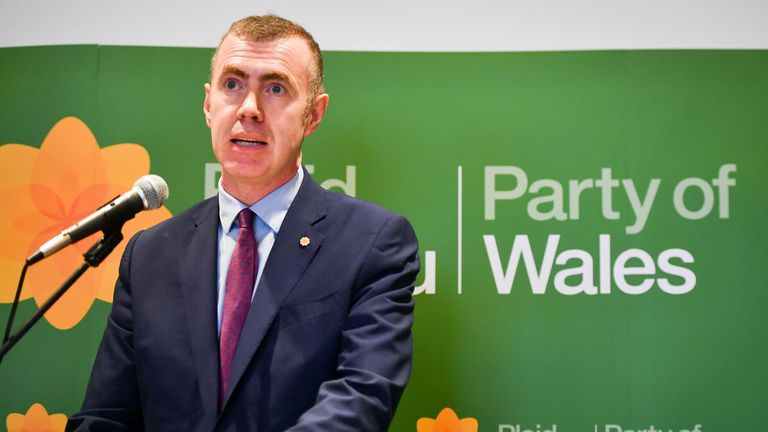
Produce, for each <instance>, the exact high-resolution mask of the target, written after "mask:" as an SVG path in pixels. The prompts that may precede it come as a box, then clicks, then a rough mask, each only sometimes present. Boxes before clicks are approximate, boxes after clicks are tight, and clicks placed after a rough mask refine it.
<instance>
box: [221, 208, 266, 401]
mask: <svg viewBox="0 0 768 432" xmlns="http://www.w3.org/2000/svg"><path fill="white" fill-rule="evenodd" d="M253 216H254V213H253V211H251V209H248V208H245V209H243V210H241V211H240V213H239V214H238V215H237V221H238V222H239V223H240V230H239V231H238V233H237V244H236V245H235V250H234V252H233V253H232V259H231V261H230V262H229V270H228V271H227V284H226V293H225V294H224V312H223V313H222V319H221V336H220V337H219V358H220V360H221V368H220V369H219V406H221V404H222V403H223V402H224V396H225V395H226V394H227V380H228V379H229V375H230V373H231V371H232V362H233V360H234V359H235V351H236V350H237V341H238V340H240V331H241V330H242V329H243V324H244V323H245V318H246V317H247V316H248V308H249V307H250V306H251V297H252V296H253V285H254V284H255V283H256V272H257V269H258V268H259V255H258V253H257V250H256V237H255V236H254V235H253Z"/></svg>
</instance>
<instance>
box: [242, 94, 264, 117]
mask: <svg viewBox="0 0 768 432" xmlns="http://www.w3.org/2000/svg"><path fill="white" fill-rule="evenodd" d="M237 118H238V120H241V121H249V120H250V121H255V122H261V121H263V120H264V114H263V113H262V112H261V109H260V108H259V102H258V98H257V97H256V94H255V93H253V92H249V93H248V95H247V96H246V97H245V99H243V103H241V104H240V108H239V109H238V110H237Z"/></svg>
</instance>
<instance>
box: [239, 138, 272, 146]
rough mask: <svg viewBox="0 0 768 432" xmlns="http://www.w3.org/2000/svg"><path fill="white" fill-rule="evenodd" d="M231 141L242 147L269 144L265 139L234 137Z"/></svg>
mask: <svg viewBox="0 0 768 432" xmlns="http://www.w3.org/2000/svg"><path fill="white" fill-rule="evenodd" d="M230 142H231V143H232V144H234V145H237V146H241V147H259V146H265V145H267V143H266V142H264V141H256V140H248V139H232V140H230Z"/></svg>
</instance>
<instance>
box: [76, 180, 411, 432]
mask: <svg viewBox="0 0 768 432" xmlns="http://www.w3.org/2000/svg"><path fill="white" fill-rule="evenodd" d="M217 226H218V202H217V200H216V199H215V198H212V199H208V200H206V201H203V202H202V203H200V204H198V205H196V206H195V207H192V208H191V209H189V210H187V211H186V212H184V213H182V214H180V215H177V216H175V217H173V218H171V219H169V220H167V221H165V222H163V223H161V224H158V225H157V226H155V227H153V228H151V229H148V230H146V231H143V232H141V233H139V234H137V235H136V236H134V237H133V238H132V239H131V240H130V242H129V243H128V245H127V247H126V250H125V254H124V255H123V258H122V261H121V263H120V274H119V279H118V282H117V285H116V287H115V294H114V302H113V307H112V312H111V314H110V316H109V320H108V323H107V327H106V330H105V333H104V337H103V340H102V342H101V345H100V347H99V351H98V354H97V356H96V361H95V364H94V366H93V370H92V373H91V379H90V382H89V384H88V390H87V394H86V397H85V401H84V403H83V407H82V410H81V412H79V413H77V414H75V415H73V416H71V418H70V421H69V424H68V426H67V428H68V430H110V431H111V430H156V431H175V430H178V431H212V430H221V431H224V430H227V431H228V430H242V431H259V432H266V431H285V430H291V431H338V432H341V431H356V432H361V431H384V430H386V429H387V427H388V425H389V422H390V421H391V418H392V415H393V414H394V410H395V407H396V406H397V403H398V401H399V399H400V396H401V394H402V392H403V389H404V387H405V385H406V382H407V381H408V377H409V375H410V369H411V354H412V350H413V344H412V339H411V325H412V323H413V299H412V297H411V295H412V291H413V285H414V280H415V278H416V274H417V273H418V270H419V260H418V254H417V242H416V237H415V234H414V232H413V229H412V228H411V225H410V224H409V223H408V221H407V220H406V219H405V218H403V217H402V216H399V215H396V214H394V213H391V212H389V211H388V210H385V209H383V208H381V207H379V206H376V205H373V204H369V203H366V202H363V201H360V200H356V199H353V198H349V197H346V196H344V195H340V194H337V193H333V192H328V191H326V190H324V189H323V188H321V187H320V186H319V185H318V184H317V183H315V182H314V180H312V179H311V178H310V176H309V175H305V178H304V182H303V183H302V185H301V187H300V189H299V192H298V194H297V196H296V198H295V200H294V202H293V204H292V205H291V207H290V209H289V211H288V213H287V215H286V218H285V220H284V222H283V225H282V227H281V228H280V232H279V233H278V235H277V238H276V241H275V244H274V246H273V248H272V251H271V253H270V255H269V259H268V261H267V263H266V266H265V269H264V273H263V275H262V278H261V280H260V282H259V286H258V288H257V290H256V293H255V296H254V299H253V302H252V304H251V307H250V310H249V312H248V317H247V319H246V322H245V326H244V328H243V332H242V334H241V339H240V343H239V345H238V349H237V353H236V355H235V359H234V363H233V367H232V375H231V377H230V379H229V386H228V388H229V394H226V395H224V397H223V399H224V404H223V408H222V409H221V411H220V412H219V410H218V409H217V399H218V397H219V396H218V388H219V386H218V369H219V358H218V340H217V335H216V333H217V331H216V259H217V252H216V245H217ZM302 237H308V238H309V239H310V243H309V244H308V245H306V246H302V245H301V244H300V242H299V240H300V239H301V238H302Z"/></svg>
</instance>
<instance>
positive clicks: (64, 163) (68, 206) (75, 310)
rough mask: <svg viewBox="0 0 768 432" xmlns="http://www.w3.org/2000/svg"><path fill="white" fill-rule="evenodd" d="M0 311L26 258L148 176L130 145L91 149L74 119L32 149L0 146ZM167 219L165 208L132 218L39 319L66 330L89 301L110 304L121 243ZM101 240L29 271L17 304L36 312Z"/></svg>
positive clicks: (141, 154) (90, 139)
mask: <svg viewBox="0 0 768 432" xmlns="http://www.w3.org/2000/svg"><path fill="white" fill-rule="evenodd" d="M0 167H2V169H1V170H0V202H2V203H3V206H2V207H0V303H11V302H12V301H13V296H14V294H15V290H16V285H17V281H18V277H19V273H20V271H21V268H22V266H23V264H24V261H25V260H26V258H27V257H28V256H29V255H31V254H32V253H33V252H34V251H36V250H37V248H39V247H40V246H41V245H42V244H43V243H44V242H46V241H47V240H48V239H50V238H51V237H53V236H55V235H56V234H58V233H59V232H61V231H62V230H64V229H66V228H68V227H70V226H71V225H73V224H75V223H77V222H78V221H79V220H80V219H82V218H83V217H85V216H88V215H89V214H90V213H92V212H93V211H94V210H96V209H97V208H98V207H99V206H101V205H102V204H104V203H106V202H108V201H109V200H111V199H112V198H114V197H116V196H118V195H120V194H122V193H124V192H125V191H127V190H129V189H130V188H131V187H133V184H134V183H135V182H136V180H137V179H138V178H139V177H141V176H143V175H146V174H148V173H149V154H148V153H147V151H146V150H145V149H144V148H143V147H142V146H140V145H138V144H116V145H111V146H108V147H105V148H99V145H98V143H97V142H96V137H95V136H94V135H93V133H92V132H91V130H90V129H89V128H88V126H86V125H85V123H83V122H82V121H81V120H79V119H77V118H75V117H66V118H63V119H61V120H60V121H59V122H58V123H56V124H55V125H54V126H53V128H51V130H50V131H49V132H48V135H47V136H46V137H45V139H44V140H43V144H42V145H41V146H40V149H37V148H34V147H31V146H28V145H23V144H4V145H2V146H0ZM170 216H171V213H170V212H169V211H168V209H166V208H165V207H161V208H159V209H157V210H153V211H147V212H140V213H139V214H137V215H136V218H135V219H132V220H130V221H128V222H127V223H126V224H125V226H124V227H123V231H122V232H123V235H124V236H125V238H126V240H124V241H123V242H122V243H121V244H120V245H119V246H118V247H117V249H115V250H114V251H113V252H112V254H111V255H110V256H109V257H108V258H107V259H106V260H104V262H103V263H102V264H101V265H100V266H99V267H97V268H95V269H90V270H89V271H88V272H87V273H86V274H85V275H83V277H82V278H80V280H79V281H77V283H75V284H74V285H73V286H72V287H71V288H70V289H69V291H67V293H66V294H65V295H64V296H63V297H61V299H59V301H58V303H56V304H55V305H54V306H53V307H52V308H51V309H50V310H49V311H48V312H47V313H46V314H45V318H46V319H47V320H48V322H50V323H51V324H52V325H53V326H54V327H56V328H58V329H61V330H66V329H69V328H72V327H73V326H75V325H76V324H77V323H78V322H80V320H82V319H83V317H84V316H85V314H86V313H88V310H89V309H90V308H91V305H92V304H93V301H94V299H99V300H102V301H105V302H110V303H111V302H112V293H113V290H114V283H115V279H116V277H117V268H118V264H119V262H120V256H121V255H122V253H123V250H124V249H125V243H126V242H127V239H128V238H130V236H132V235H133V234H134V233H136V232H137V231H139V230H141V229H144V228H147V227H150V226H152V225H154V224H156V223H157V222H160V221H161V220H164V219H166V218H168V217H170ZM99 236H101V233H96V234H94V235H93V236H91V237H90V238H86V239H83V240H81V241H80V242H79V243H77V244H75V245H73V246H70V247H68V248H65V249H62V250H61V251H59V252H58V253H56V254H55V255H52V256H50V257H48V258H47V259H45V260H43V261H41V262H39V263H37V264H35V265H34V266H32V267H30V268H29V271H28V272H27V278H26V281H25V283H24V290H23V291H22V293H21V300H25V299H28V298H31V297H33V298H34V299H35V302H36V303H37V305H38V306H39V305H41V304H43V303H44V302H45V301H46V300H47V299H48V298H49V297H50V296H51V294H53V292H54V291H55V290H56V289H57V288H58V287H59V286H60V285H61V283H62V282H64V280H65V279H66V278H67V277H68V276H69V275H70V274H71V273H72V272H73V271H74V270H75V269H76V268H77V267H78V266H80V265H81V264H82V263H83V254H84V253H85V252H86V251H87V250H88V248H89V247H90V246H91V245H92V244H93V243H94V242H96V240H97V239H98V238H99Z"/></svg>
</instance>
